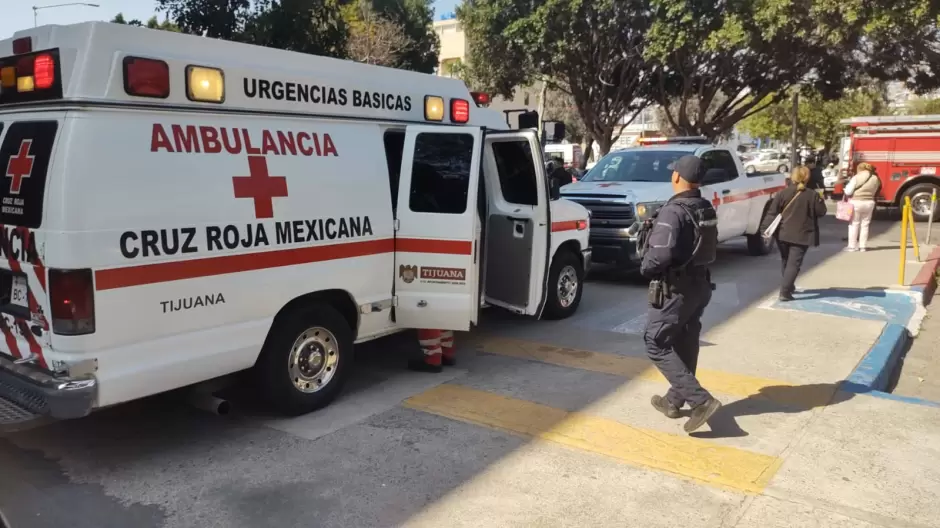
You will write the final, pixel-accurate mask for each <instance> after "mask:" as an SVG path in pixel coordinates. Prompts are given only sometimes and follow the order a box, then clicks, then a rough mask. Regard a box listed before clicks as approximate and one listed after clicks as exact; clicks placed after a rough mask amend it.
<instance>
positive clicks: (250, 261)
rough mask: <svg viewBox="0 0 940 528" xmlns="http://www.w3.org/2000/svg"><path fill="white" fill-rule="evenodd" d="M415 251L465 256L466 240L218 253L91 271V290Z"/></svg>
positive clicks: (392, 241) (406, 240)
mask: <svg viewBox="0 0 940 528" xmlns="http://www.w3.org/2000/svg"><path fill="white" fill-rule="evenodd" d="M396 247H397V250H398V251H408V252H415V253H438V254H450V255H469V254H470V252H471V249H472V245H471V243H470V242H467V241H463V240H434V239H418V238H402V239H398V240H397V241H396V240H395V239H392V238H384V239H380V240H364V241H357V242H345V243H340V244H329V245H321V246H313V247H302V248H289V249H278V250H275V251H263V252H252V253H242V254H239V255H222V256H218V257H208V258H201V259H192V260H183V261H177V262H159V263H154V264H143V265H140V266H129V267H124V268H112V269H102V270H97V271H95V289H97V290H98V291H103V290H114V289H118V288H129V287H132V286H143V285H145V284H158V283H163V282H173V281H178V280H186V279H195V278H199V277H213V276H217V275H228V274H231V273H240V272H244V271H257V270H263V269H271V268H279V267H283V266H296V265H299V264H312V263H314V262H325V261H330V260H340V259H346V258H355V257H366V256H370V255H380V254H383V253H392V252H394V251H395V250H396Z"/></svg>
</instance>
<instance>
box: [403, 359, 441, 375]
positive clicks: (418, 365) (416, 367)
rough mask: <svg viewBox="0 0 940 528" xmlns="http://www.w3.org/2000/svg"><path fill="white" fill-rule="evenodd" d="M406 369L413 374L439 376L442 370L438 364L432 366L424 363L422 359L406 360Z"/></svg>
mask: <svg viewBox="0 0 940 528" xmlns="http://www.w3.org/2000/svg"><path fill="white" fill-rule="evenodd" d="M408 368H409V369H410V370H413V371H415V372H431V373H433V374H439V373H440V372H442V371H443V370H444V368H443V367H441V365H440V364H437V365H432V364H430V363H428V362H427V361H425V360H424V359H411V360H408Z"/></svg>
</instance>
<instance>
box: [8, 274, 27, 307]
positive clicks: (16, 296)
mask: <svg viewBox="0 0 940 528" xmlns="http://www.w3.org/2000/svg"><path fill="white" fill-rule="evenodd" d="M10 288H11V290H10V304H15V305H17V306H22V307H23V308H29V300H28V298H29V284H28V283H27V282H26V277H21V276H19V275H14V276H13V284H12V285H11V286H10Z"/></svg>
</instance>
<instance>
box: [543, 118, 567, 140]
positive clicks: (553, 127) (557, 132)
mask: <svg viewBox="0 0 940 528" xmlns="http://www.w3.org/2000/svg"><path fill="white" fill-rule="evenodd" d="M543 125H544V127H545V141H548V142H549V143H551V142H559V141H562V140H564V139H565V124H564V123H562V122H561V121H545V122H544V123H543Z"/></svg>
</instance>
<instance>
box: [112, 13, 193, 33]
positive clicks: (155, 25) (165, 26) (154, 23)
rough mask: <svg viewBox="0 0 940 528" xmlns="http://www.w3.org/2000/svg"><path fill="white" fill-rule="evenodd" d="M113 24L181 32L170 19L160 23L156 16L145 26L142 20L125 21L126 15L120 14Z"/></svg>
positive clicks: (116, 16) (113, 20)
mask: <svg viewBox="0 0 940 528" xmlns="http://www.w3.org/2000/svg"><path fill="white" fill-rule="evenodd" d="M111 23H112V24H127V25H129V26H138V27H146V28H149V29H162V30H164V31H175V32H179V30H180V28H179V26H177V25H176V24H174V23H173V22H170V20H169V19H166V20H164V21H163V22H160V21H159V20H158V19H157V17H156V15H154V16H152V17H150V18H149V19H148V20H147V23H146V24H144V23H142V22H141V21H140V20H137V19H134V20H130V21H128V20H125V19H124V14H123V13H118V14H117V15H115V16H114V18H113V19H112V20H111Z"/></svg>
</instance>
